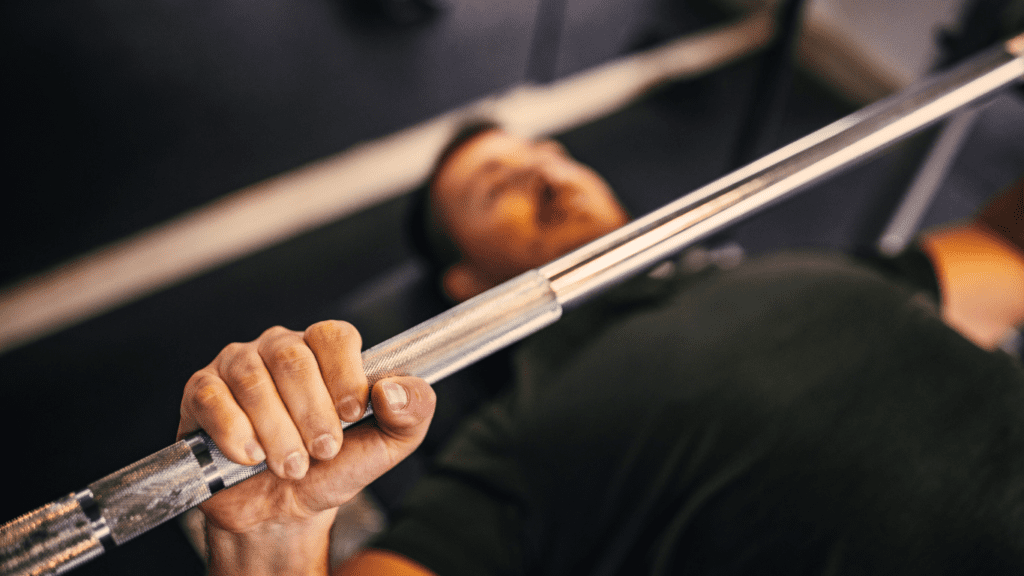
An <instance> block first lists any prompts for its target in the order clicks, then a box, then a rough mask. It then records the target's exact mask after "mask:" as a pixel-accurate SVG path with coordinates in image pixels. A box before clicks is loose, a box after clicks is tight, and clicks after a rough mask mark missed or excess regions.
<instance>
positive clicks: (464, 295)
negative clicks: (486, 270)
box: [441, 261, 494, 302]
mask: <svg viewBox="0 0 1024 576" xmlns="http://www.w3.org/2000/svg"><path fill="white" fill-rule="evenodd" d="M492 286H494V283H493V282H489V281H487V279H485V278H484V276H483V274H482V273H481V272H480V271H479V270H477V269H476V268H474V267H472V266H470V265H469V264H467V263H466V262H463V261H460V262H458V263H456V264H452V266H451V267H449V268H448V269H447V270H445V271H444V274H442V275H441V287H443V288H444V291H445V293H446V294H448V297H450V298H451V299H452V300H455V301H456V302H464V301H466V300H469V299H470V298H472V297H473V296H476V295H477V294H480V293H481V292H484V291H486V290H487V289H489V288H491V287H492Z"/></svg>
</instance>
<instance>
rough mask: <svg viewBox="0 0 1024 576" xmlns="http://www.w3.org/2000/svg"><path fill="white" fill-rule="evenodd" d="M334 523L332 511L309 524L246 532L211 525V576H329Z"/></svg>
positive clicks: (274, 526)
mask: <svg viewBox="0 0 1024 576" xmlns="http://www.w3.org/2000/svg"><path fill="white" fill-rule="evenodd" d="M333 521H334V511H333V510H332V511H329V512H325V513H323V514H320V515H318V516H316V517H314V518H312V519H310V520H309V521H306V522H301V523H298V522H291V523H287V524H279V525H271V526H261V528H260V529H259V530H254V531H251V532H247V533H234V532H230V531H227V530H224V529H223V528H220V527H217V526H215V525H208V526H207V529H206V539H207V548H208V550H209V554H210V558H209V572H208V573H209V574H210V575H211V576H230V575H242V574H244V575H247V576H259V575H264V574H266V575H271V574H273V575H275V576H284V575H292V574H295V575H298V574H301V575H303V576H317V575H326V574H327V573H328V570H329V566H328V563H329V549H330V532H331V524H332V522H333Z"/></svg>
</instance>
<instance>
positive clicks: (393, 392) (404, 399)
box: [381, 382, 409, 410]
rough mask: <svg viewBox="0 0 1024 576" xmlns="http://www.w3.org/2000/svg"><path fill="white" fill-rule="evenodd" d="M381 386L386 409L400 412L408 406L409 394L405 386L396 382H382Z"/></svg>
mask: <svg viewBox="0 0 1024 576" xmlns="http://www.w3.org/2000/svg"><path fill="white" fill-rule="evenodd" d="M381 386H382V387H383V388H384V399H385V400H386V401H387V403H388V408H391V409H392V410H401V409H402V408H405V407H406V405H408V404H409V393H408V392H407V391H406V390H405V386H402V385H401V384H398V383H397V382H382V383H381Z"/></svg>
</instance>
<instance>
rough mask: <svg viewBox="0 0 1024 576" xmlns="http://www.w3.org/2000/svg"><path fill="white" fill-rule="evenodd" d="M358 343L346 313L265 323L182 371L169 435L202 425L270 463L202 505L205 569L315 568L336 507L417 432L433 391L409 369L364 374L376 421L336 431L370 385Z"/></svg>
mask: <svg viewBox="0 0 1024 576" xmlns="http://www.w3.org/2000/svg"><path fill="white" fill-rule="evenodd" d="M361 346H362V339H361V338H360V336H359V333H358V332H357V331H356V330H355V328H353V327H352V326H351V325H350V324H347V323H345V322H338V321H325V322H320V323H317V324H314V325H312V326H310V327H309V328H308V329H306V331H305V332H295V331H292V330H287V329H285V328H281V327H275V328H271V329H269V330H267V331H266V332H264V333H263V334H262V335H261V336H260V337H259V338H257V339H256V340H254V341H252V342H247V343H244V344H237V343H236V344H230V345H228V346H227V347H225V348H224V349H223V350H222V351H221V352H220V354H218V355H217V357H216V358H215V359H214V361H213V362H211V363H210V365H209V366H207V367H206V368H203V369H202V370H200V371H198V372H196V373H195V375H193V376H192V378H191V379H189V381H188V384H187V385H186V386H185V394H184V397H183V398H182V402H181V421H180V424H179V425H178V437H179V438H181V437H182V436H184V435H186V434H188V433H190V432H193V431H195V430H196V429H199V428H202V429H203V430H205V431H206V432H207V433H208V434H209V435H210V437H211V438H213V440H214V442H216V444H217V446H218V447H219V448H220V449H221V450H222V451H223V452H224V455H225V456H227V457H228V458H230V459H231V460H234V461H235V462H238V463H240V464H246V465H254V464H258V463H259V462H261V461H263V459H264V458H265V459H266V460H267V467H268V468H269V470H268V471H267V472H264V473H262V474H259V475H257V476H255V477H253V478H250V479H249V480H246V481H245V482H243V483H241V484H239V485H238V486H234V487H232V488H230V489H228V490H224V491H223V492H221V493H219V494H217V495H216V496H214V497H213V498H211V499H210V500H208V501H207V502H205V503H204V504H202V505H201V509H202V511H203V513H204V514H205V515H206V518H207V532H208V540H209V544H210V555H211V558H210V569H211V573H221V572H223V573H243V572H244V573H249V574H252V573H259V572H274V573H277V574H281V573H287V572H291V571H295V572H303V573H315V572H316V571H325V570H326V569H327V538H328V533H329V530H330V525H331V523H332V522H333V519H334V515H335V512H336V508H337V507H338V506H339V505H341V504H343V503H345V502H346V501H347V500H349V499H350V498H351V497H352V496H353V495H355V494H356V493H357V492H358V491H359V490H361V489H362V488H363V487H365V486H366V485H367V484H369V483H370V482H371V481H373V480H374V479H376V478H377V477H378V476H380V475H381V474H383V473H384V472H386V471H387V470H389V469H390V468H391V467H393V466H394V465H395V464H397V463H398V462H399V461H401V460H402V459H403V458H405V457H406V456H408V455H409V454H410V453H411V452H412V451H413V450H414V449H415V448H416V447H417V446H418V445H419V444H420V442H421V441H422V440H423V436H424V435H425V434H426V431H427V426H428V425H429V423H430V419H431V417H432V416H433V412H434V402H435V396H434V392H433V390H432V389H431V388H430V386H429V385H427V383H426V382H425V381H424V380H422V379H419V378H412V377H390V378H387V379H385V380H382V381H381V382H378V383H377V384H376V385H374V387H373V406H374V413H375V417H376V422H375V423H366V424H363V425H360V426H357V427H354V428H351V429H349V430H348V431H347V432H345V433H344V434H343V433H342V428H341V422H340V420H346V421H350V422H351V421H355V420H358V419H359V418H360V417H361V416H362V414H363V412H364V411H365V409H366V402H367V398H368V396H369V387H368V383H367V381H366V376H365V374H364V373H363V365H362V360H361V357H360V348H361Z"/></svg>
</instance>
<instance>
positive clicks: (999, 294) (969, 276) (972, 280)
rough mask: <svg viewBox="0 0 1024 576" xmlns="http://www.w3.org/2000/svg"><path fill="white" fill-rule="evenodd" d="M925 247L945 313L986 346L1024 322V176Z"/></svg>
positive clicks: (925, 239) (935, 234) (937, 234)
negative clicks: (975, 214) (970, 218)
mask: <svg viewBox="0 0 1024 576" xmlns="http://www.w3.org/2000/svg"><path fill="white" fill-rule="evenodd" d="M921 247H922V248H923V249H924V251H925V253H926V254H928V256H929V258H930V259H931V261H932V264H933V266H934V267H935V272H936V277H937V280H938V282H939V287H940V291H941V293H942V312H943V318H944V319H945V320H946V322H947V323H949V324H950V325H951V326H952V327H953V328H956V329H957V330H958V331H960V332H961V333H962V334H964V335H965V336H966V337H968V338H969V339H971V340H972V341H974V342H975V343H976V344H978V345H979V346H981V347H983V348H994V347H996V346H997V345H998V344H999V342H1000V340H1001V339H1002V338H1003V337H1004V336H1005V335H1006V333H1007V331H1008V330H1009V329H1011V328H1013V327H1014V326H1019V325H1020V324H1021V323H1024V180H1021V181H1020V182H1018V183H1017V184H1016V185H1014V186H1012V187H1011V188H1010V189H1008V190H1007V191H1006V192H1004V193H1003V194H1001V195H1000V196H999V197H997V198H996V199H995V200H994V201H993V202H992V203H990V204H989V205H988V206H987V207H986V208H985V209H984V210H983V211H982V212H981V213H980V214H979V216H978V218H977V219H975V221H973V222H971V223H969V224H966V225H961V226H957V227H952V228H946V229H942V230H937V231H932V232H929V233H927V234H925V235H924V236H923V237H922V239H921Z"/></svg>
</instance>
